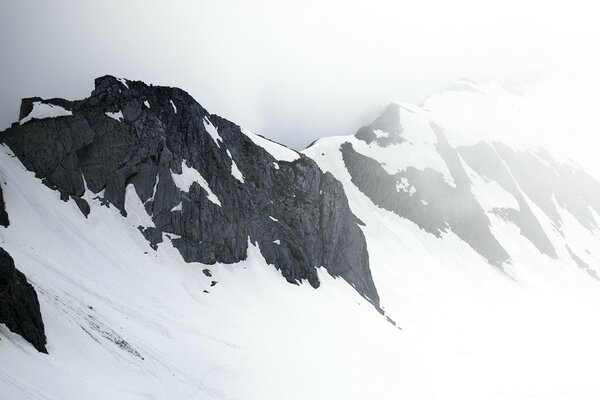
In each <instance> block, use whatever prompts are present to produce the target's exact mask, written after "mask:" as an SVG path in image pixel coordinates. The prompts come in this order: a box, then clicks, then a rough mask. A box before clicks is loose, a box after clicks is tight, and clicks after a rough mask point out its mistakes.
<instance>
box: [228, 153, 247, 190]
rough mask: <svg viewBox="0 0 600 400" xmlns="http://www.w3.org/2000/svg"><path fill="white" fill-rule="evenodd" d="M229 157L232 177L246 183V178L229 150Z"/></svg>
mask: <svg viewBox="0 0 600 400" xmlns="http://www.w3.org/2000/svg"><path fill="white" fill-rule="evenodd" d="M227 155H228V156H229V159H230V160H231V175H233V177H234V178H235V179H237V180H238V181H240V182H242V183H244V176H243V175H242V172H241V171H240V169H239V168H238V167H237V165H236V163H235V161H233V157H232V156H231V152H230V151H229V150H227Z"/></svg>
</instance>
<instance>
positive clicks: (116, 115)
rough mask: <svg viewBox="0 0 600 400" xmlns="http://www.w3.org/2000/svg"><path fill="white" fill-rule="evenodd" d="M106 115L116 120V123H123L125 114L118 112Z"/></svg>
mask: <svg viewBox="0 0 600 400" xmlns="http://www.w3.org/2000/svg"><path fill="white" fill-rule="evenodd" d="M104 114H106V116H107V117H110V118H112V119H114V120H115V121H119V122H121V121H123V119H124V118H123V112H122V111H117V112H109V111H107V112H105V113H104Z"/></svg>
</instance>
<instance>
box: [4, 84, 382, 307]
mask: <svg viewBox="0 0 600 400" xmlns="http://www.w3.org/2000/svg"><path fill="white" fill-rule="evenodd" d="M37 101H40V100H37ZM42 101H43V100H42ZM30 102H31V100H24V103H26V104H24V105H23V107H22V109H23V110H24V111H23V113H25V112H26V111H27V109H29V106H28V105H27V104H29V103H30ZM52 102H53V104H60V105H61V106H62V107H64V108H66V109H68V110H70V111H72V113H73V115H72V116H63V117H57V118H48V119H41V120H31V121H29V122H27V123H25V124H23V125H17V126H13V127H11V128H9V129H7V130H6V131H4V132H3V133H1V134H0V142H3V143H6V144H7V145H8V146H9V147H10V148H11V149H12V151H13V152H14V153H15V154H16V155H17V156H18V158H19V159H20V160H21V161H22V162H23V164H24V165H25V166H26V167H27V168H28V169H29V170H31V171H34V172H35V173H36V176H38V177H39V178H42V179H43V180H44V182H45V184H46V185H48V186H49V187H51V188H53V189H55V190H58V191H59V192H60V193H61V198H63V199H64V200H67V199H69V198H72V199H74V200H75V201H76V202H77V204H78V206H79V208H80V209H81V211H82V213H83V214H84V215H87V214H88V213H89V204H87V202H85V200H83V199H82V195H83V194H84V192H85V190H86V187H87V189H88V190H89V191H91V192H92V193H95V194H96V196H97V197H100V195H101V192H102V191H104V192H103V197H102V199H101V200H102V201H103V202H105V203H106V204H109V205H111V206H114V207H116V208H117V209H118V210H119V211H120V212H121V213H122V214H123V215H126V213H127V210H126V209H125V193H126V188H127V186H128V185H130V184H131V185H133V187H134V188H135V192H136V193H137V195H138V197H139V198H140V200H141V201H142V203H144V207H145V208H146V211H147V212H148V214H149V215H150V216H151V218H152V221H153V222H154V225H155V226H154V227H141V229H140V230H141V232H142V233H143V234H144V236H145V237H146V239H148V241H149V242H150V244H151V245H152V246H153V247H156V246H157V245H158V243H160V241H161V240H162V234H163V233H166V234H172V235H173V237H176V238H174V239H172V242H173V244H174V246H175V247H176V248H177V249H178V250H179V251H180V253H181V255H182V257H183V258H184V260H185V261H187V262H201V263H204V264H214V263H217V262H219V263H235V262H238V261H241V260H244V259H245V258H246V257H247V248H248V243H253V244H255V245H257V246H259V248H260V250H261V253H262V255H263V256H264V258H265V259H266V261H267V262H268V263H270V264H273V265H274V266H275V267H276V268H277V269H278V270H280V271H281V273H282V275H283V276H284V277H285V278H286V279H287V280H288V281H289V282H291V283H299V282H300V281H301V280H307V281H308V282H309V283H310V284H311V285H312V286H313V287H318V286H319V279H318V275H317V268H319V267H326V268H327V271H328V272H329V273H330V274H332V275H333V276H339V277H342V278H343V279H345V280H346V281H347V282H348V283H350V284H351V285H352V286H354V287H355V288H356V290H357V291H358V292H359V293H360V294H361V295H363V296H364V297H365V298H367V299H369V300H370V301H371V302H372V303H373V304H374V305H375V306H376V307H377V308H378V309H379V296H378V294H377V290H376V288H375V285H374V283H373V279H372V277H371V272H370V269H369V261H368V253H367V247H366V242H365V238H364V236H363V233H362V231H361V229H360V227H359V226H358V220H357V218H356V217H355V216H354V215H353V214H352V212H351V211H350V208H349V206H348V201H347V199H346V195H345V193H344V191H343V187H342V185H341V183H340V182H338V181H337V180H336V179H335V178H334V177H333V176H332V175H331V174H329V173H323V172H322V171H321V170H320V169H319V168H318V167H317V165H316V164H315V162H313V161H312V160H310V159H308V158H307V157H305V156H304V155H299V158H298V159H297V160H295V161H293V162H285V161H279V160H276V159H274V158H273V156H272V155H271V154H269V153H268V152H267V151H265V150H264V149H263V148H262V147H260V146H258V145H256V144H255V143H254V142H253V141H252V140H251V139H250V138H249V137H247V136H246V135H245V134H244V133H243V132H242V131H241V129H240V127H239V126H237V125H236V124H234V123H232V122H230V121H228V120H226V119H224V118H221V117H219V116H217V115H214V114H210V113H208V112H207V111H206V110H205V109H204V108H203V107H202V106H201V105H200V104H198V103H197V102H196V101H195V100H194V99H193V98H192V97H191V96H190V95H188V94H187V93H186V92H184V91H183V90H181V89H177V88H171V87H159V86H147V85H146V84H144V83H143V82H138V81H126V82H123V81H120V80H118V79H116V78H114V77H112V76H104V77H101V78H98V79H96V81H95V89H94V91H93V92H92V94H91V96H90V97H88V98H86V99H83V100H78V101H72V102H69V101H66V100H57V99H53V100H52ZM171 102H172V103H171ZM146 104H148V105H149V107H148V106H147V105H146ZM173 105H174V106H175V107H173ZM116 112H121V113H122V115H123V119H122V120H121V121H118V120H115V119H114V118H111V117H110V116H109V115H107V114H106V113H116ZM205 121H210V123H212V125H214V126H215V127H216V128H217V130H218V133H219V136H220V137H221V138H222V141H220V142H215V140H213V138H212V137H211V135H210V134H209V133H208V132H207V129H206V128H205ZM382 123H383V122H382ZM184 162H185V164H186V166H187V167H188V168H194V169H195V170H197V171H198V172H199V173H200V175H201V176H202V177H203V178H204V179H206V181H207V183H208V185H209V187H210V189H211V191H212V192H213V193H214V194H215V195H216V196H217V198H218V199H219V201H220V203H221V205H220V206H219V205H217V204H214V203H213V202H212V201H210V200H209V199H208V197H207V195H208V193H207V192H206V190H205V189H204V188H203V187H202V186H201V185H200V184H199V183H197V182H196V183H193V184H192V185H191V187H190V189H189V191H187V192H184V191H182V190H180V189H179V188H178V187H177V186H176V184H175V182H174V180H173V174H180V173H181V172H182V163H184ZM233 162H235V164H236V165H237V167H238V168H239V170H240V171H241V172H242V174H243V177H244V182H243V183H242V182H240V181H238V180H237V179H236V178H235V177H234V176H233V175H232V173H231V169H232V165H233ZM274 163H277V165H278V166H279V168H276V167H275V165H274ZM270 217H273V218H275V219H276V220H277V221H274V220H273V219H271V218H270ZM175 235H177V236H175ZM275 240H278V241H279V243H280V244H275V243H273V242H274V241H275Z"/></svg>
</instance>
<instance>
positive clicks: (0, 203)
mask: <svg viewBox="0 0 600 400" xmlns="http://www.w3.org/2000/svg"><path fill="white" fill-rule="evenodd" d="M8 223H9V221H8V213H7V212H6V206H5V205H4V195H3V194H2V184H1V183H0V225H2V226H4V227H7V226H8Z"/></svg>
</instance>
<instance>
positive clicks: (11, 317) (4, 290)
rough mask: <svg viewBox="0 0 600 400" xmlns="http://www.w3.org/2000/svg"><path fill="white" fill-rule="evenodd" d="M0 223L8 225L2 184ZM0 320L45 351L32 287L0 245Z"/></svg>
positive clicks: (42, 325)
mask: <svg viewBox="0 0 600 400" xmlns="http://www.w3.org/2000/svg"><path fill="white" fill-rule="evenodd" d="M0 225H2V226H4V227H7V226H8V213H7V212H6V208H5V204H4V196H3V194H2V186H1V184H0ZM0 323H3V324H5V325H6V327H7V328H8V329H10V330H11V331H12V332H14V333H16V334H18V335H21V336H22V337H23V338H24V339H25V340H27V341H28V342H29V343H31V344H32V345H33V346H34V347H35V348H36V349H37V350H38V351H41V352H43V353H47V351H46V335H45V333H44V322H43V321H42V314H41V313H40V303H39V302H38V298H37V294H36V292H35V289H34V288H33V286H31V285H30V284H29V282H27V278H25V275H23V274H22V273H21V272H20V271H18V270H17V269H16V268H15V263H14V261H13V259H12V257H11V256H10V254H8V253H7V252H6V251H5V250H4V249H3V248H2V247H0Z"/></svg>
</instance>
